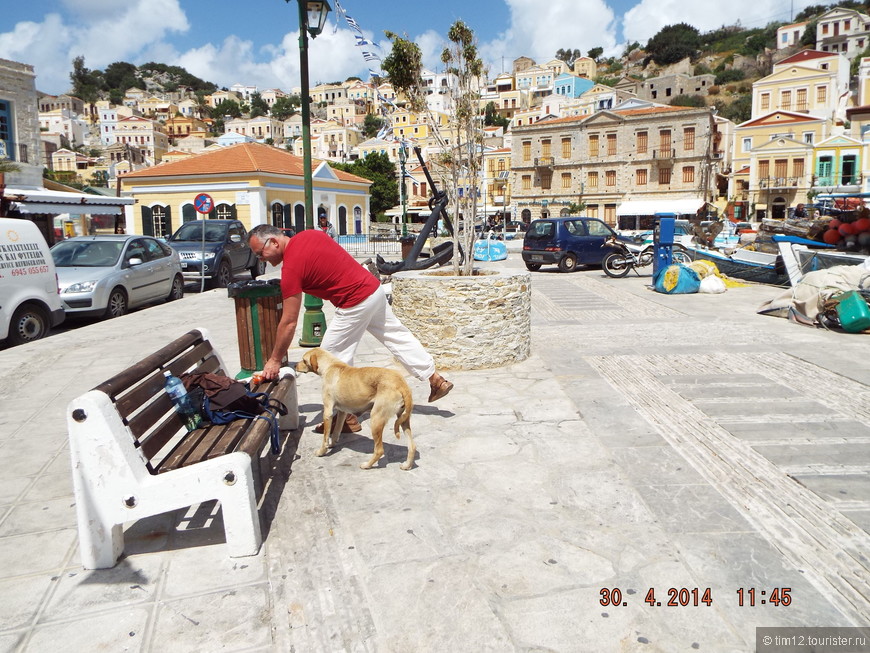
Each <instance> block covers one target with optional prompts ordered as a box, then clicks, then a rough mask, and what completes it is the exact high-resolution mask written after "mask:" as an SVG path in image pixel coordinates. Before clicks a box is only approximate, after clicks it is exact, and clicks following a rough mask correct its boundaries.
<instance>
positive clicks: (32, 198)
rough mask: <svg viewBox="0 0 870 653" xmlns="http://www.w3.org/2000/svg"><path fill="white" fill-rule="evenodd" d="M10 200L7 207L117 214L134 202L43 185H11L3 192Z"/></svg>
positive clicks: (22, 209)
mask: <svg viewBox="0 0 870 653" xmlns="http://www.w3.org/2000/svg"><path fill="white" fill-rule="evenodd" d="M3 195H4V197H5V198H6V199H7V200H11V202H12V205H11V206H10V210H17V211H20V212H21V213H55V214H57V213H70V214H73V215H82V214H87V215H93V214H97V215H120V214H121V213H122V207H123V206H126V205H130V204H135V202H136V200H134V199H133V198H131V197H106V196H104V195H89V194H87V193H71V192H67V191H60V190H46V189H45V188H13V187H11V186H7V187H6V189H5V190H4V192H3Z"/></svg>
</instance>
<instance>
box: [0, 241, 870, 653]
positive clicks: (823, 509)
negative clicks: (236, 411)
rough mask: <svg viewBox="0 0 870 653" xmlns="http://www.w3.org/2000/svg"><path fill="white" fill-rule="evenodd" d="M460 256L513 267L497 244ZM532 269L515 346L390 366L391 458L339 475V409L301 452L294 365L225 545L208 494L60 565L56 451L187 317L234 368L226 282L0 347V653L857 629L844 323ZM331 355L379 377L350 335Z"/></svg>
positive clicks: (856, 396)
mask: <svg viewBox="0 0 870 653" xmlns="http://www.w3.org/2000/svg"><path fill="white" fill-rule="evenodd" d="M480 267H481V268H491V269H507V270H514V271H520V270H524V267H523V263H522V261H521V260H520V257H519V254H518V253H517V252H516V250H515V249H512V251H511V254H510V256H509V257H508V259H507V260H505V261H499V262H484V263H481V264H480ZM273 275H275V272H274V271H271V272H270V273H268V274H267V276H273ZM530 276H531V288H532V293H531V349H530V355H529V357H528V358H527V359H526V360H523V361H520V362H517V363H513V364H509V365H504V366H501V367H497V368H491V369H477V370H470V371H456V372H451V380H452V381H453V382H454V383H455V389H454V390H453V392H451V393H450V395H449V396H448V397H446V398H445V399H444V400H443V401H439V402H438V403H437V405H430V404H428V403H427V402H426V396H427V392H428V388H427V387H425V384H423V383H419V382H417V381H411V387H412V391H413V393H414V398H415V401H416V402H417V405H416V406H415V408H414V411H413V416H412V425H413V432H414V439H415V442H416V444H417V458H416V462H415V466H414V468H413V469H412V470H411V471H407V472H406V471H402V470H400V469H399V463H400V462H401V461H403V460H404V457H405V455H406V452H407V449H406V445H407V442H406V441H405V440H404V439H402V440H395V439H393V438H392V437H391V436H390V437H387V438H385V443H384V444H385V449H386V456H385V458H384V460H382V461H381V462H380V464H379V465H378V466H376V468H374V469H371V470H368V471H363V470H360V469H358V467H357V463H358V462H359V461H360V460H361V458H362V455H363V454H364V453H365V454H367V453H369V452H370V451H371V447H372V441H371V439H370V437H369V428H368V419H367V417H365V416H364V417H363V418H362V419H361V422H362V425H363V429H362V432H361V433H359V434H352V435H346V436H344V437H346V438H347V439H346V440H343V441H342V443H341V444H340V446H338V447H337V448H335V449H334V450H333V451H331V452H330V453H329V454H328V455H326V456H325V457H321V458H318V457H315V455H314V452H315V450H316V449H317V448H318V447H319V445H320V436H317V435H314V434H313V433H312V430H311V427H312V426H313V425H314V424H316V423H318V422H319V421H320V402H321V399H320V396H321V395H320V389H321V386H320V379H319V378H318V377H317V376H315V375H311V374H305V375H300V377H299V379H298V388H299V404H300V411H301V418H302V422H301V423H302V424H303V428H300V429H299V430H298V431H293V432H289V434H287V439H286V443H285V446H284V451H283V453H282V455H281V456H280V458H279V460H278V463H277V465H278V469H277V470H276V474H275V475H274V477H273V481H272V487H270V488H269V489H268V491H267V493H266V498H265V500H264V505H263V506H262V508H261V515H262V518H263V526H264V528H263V532H264V544H263V547H262V549H261V551H260V553H259V554H258V555H257V556H254V557H250V558H234V559H231V558H229V557H228V556H227V550H226V544H225V542H224V533H223V528H222V524H221V512H220V510H219V508H218V507H217V506H216V505H215V504H213V503H209V504H202V505H199V506H195V507H193V508H191V509H188V510H182V511H179V512H177V513H172V514H166V515H161V516H158V517H154V518H149V519H145V520H141V521H139V522H135V523H132V524H128V527H127V530H126V550H125V555H124V556H123V557H122V559H121V560H120V561H119V563H118V564H117V566H116V567H114V568H113V569H110V570H100V571H85V570H83V569H82V567H81V564H80V560H79V551H78V545H77V534H76V516H75V499H74V496H73V488H72V481H71V475H70V461H69V454H68V449H69V448H68V444H67V426H66V419H67V416H66V407H67V404H68V403H69V402H70V401H71V400H72V399H73V398H75V397H77V396H78V395H80V394H83V393H84V392H86V391H88V390H89V389H91V388H93V387H94V386H96V385H97V384H99V383H101V382H102V381H105V380H106V379H108V378H109V377H111V376H112V375H113V374H115V373H117V372H119V371H120V370H122V369H124V368H126V367H128V366H130V365H132V364H133V363H135V362H136V361H138V360H140V359H142V358H144V357H145V356H147V355H148V354H150V353H152V352H154V351H156V350H157V349H159V348H160V347H162V346H163V345H165V344H166V343H168V342H169V341H170V340H172V339H174V338H176V337H178V336H179V335H181V334H183V333H185V332H186V331H188V330H189V329H191V328H194V327H197V326H205V327H207V328H208V329H209V331H210V332H211V335H212V338H213V340H214V343H215V346H216V348H217V349H218V350H219V351H220V352H221V354H222V356H223V357H224V359H225V362H226V364H227V367H228V368H229V369H230V370H231V371H235V370H237V369H238V368H239V355H238V345H237V342H236V324H235V319H234V309H233V300H231V299H229V298H228V297H227V293H226V291H225V290H220V289H217V290H212V291H208V292H204V293H201V294H197V293H190V294H189V295H188V296H186V297H185V298H184V299H183V300H181V301H176V302H170V303H166V304H162V305H159V306H155V307H152V308H148V309H146V310H141V311H137V312H134V313H131V314H128V315H126V316H123V317H119V318H117V319H113V320H111V321H106V322H99V323H95V324H92V325H88V326H83V327H80V328H77V329H72V330H68V331H65V332H62V333H58V334H57V335H53V336H51V337H48V338H45V339H43V340H39V341H36V342H33V343H30V344H26V345H22V346H18V347H13V348H8V349H5V350H2V351H0V363H2V364H0V402H2V406H3V410H2V411H0V462H2V465H3V468H4V471H5V474H4V477H3V481H2V482H0V599H2V601H3V605H4V606H6V607H5V609H4V610H3V611H2V613H0V651H45V650H59V651H60V650H63V651H94V650H110V651H120V650H129V651H153V652H156V651H164V650H167V649H169V648H170V647H171V649H172V650H173V651H212V650H218V649H220V650H226V651H263V652H266V651H278V652H286V651H306V652H309V651H435V652H438V651H521V650H522V651H528V650H549V651H566V652H575V651H584V652H585V651H590V652H598V651H669V652H670V651H683V650H685V651H691V650H699V651H702V652H703V651H708V652H711V651H712V652H717V653H718V652H721V653H724V652H728V653H731V652H744V651H753V650H755V648H756V628H769V629H775V628H793V627H799V626H800V627H804V626H813V627H818V628H845V627H857V626H866V625H867V624H868V623H870V570H868V562H867V557H866V553H867V551H868V550H870V483H868V482H867V478H868V472H870V410H868V405H870V401H868V400H870V358H868V356H867V355H866V352H867V346H868V337H867V335H862V334H845V333H837V332H833V331H827V330H824V329H813V328H808V327H802V326H798V325H796V324H792V323H790V322H788V321H787V320H784V319H776V318H772V317H768V316H762V315H758V314H756V310H757V308H758V307H759V306H760V305H761V304H762V303H763V302H765V301H767V300H769V299H770V298H771V297H773V296H775V295H777V294H778V293H779V292H780V289H777V288H774V287H770V286H764V285H757V284H751V285H747V286H745V287H739V288H730V289H729V290H728V291H727V292H725V293H723V294H721V295H707V294H691V295H665V294H658V293H655V292H653V291H651V290H650V289H649V288H648V284H649V283H650V282H651V279H650V277H649V276H637V275H635V274H631V275H629V276H628V277H625V278H623V279H613V278H609V277H607V276H605V275H604V274H603V272H602V271H601V270H600V269H587V270H579V271H577V272H574V273H570V274H565V273H560V272H558V271H557V270H556V269H555V268H554V269H552V271H550V270H543V271H539V272H532V273H531V275H530ZM325 310H326V313H327V318H329V317H331V313H330V311H331V309H330V307H329V306H328V305H327V306H326V307H325ZM300 329H301V327H300ZM296 340H297V339H296V338H294V343H295V342H296ZM507 344H508V343H506V345H507ZM304 351H305V350H303V349H299V348H294V349H291V351H290V359H291V361H296V360H299V358H301V356H302V354H303V353H304ZM355 362H356V365H378V366H387V367H395V368H397V369H398V365H397V363H396V362H395V361H392V360H391V358H390V356H389V354H388V353H387V352H386V350H384V349H383V347H381V346H380V345H379V344H378V343H377V342H376V341H375V340H374V339H372V338H371V337H370V336H366V338H365V339H364V340H363V342H362V345H361V347H360V350H359V352H358V355H357V358H356V361H355Z"/></svg>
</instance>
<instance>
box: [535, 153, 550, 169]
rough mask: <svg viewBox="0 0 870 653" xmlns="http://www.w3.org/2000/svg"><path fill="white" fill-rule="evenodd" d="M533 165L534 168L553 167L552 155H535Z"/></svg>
mask: <svg viewBox="0 0 870 653" xmlns="http://www.w3.org/2000/svg"><path fill="white" fill-rule="evenodd" d="M535 167H536V168H552V167H553V157H551V156H539V157H535Z"/></svg>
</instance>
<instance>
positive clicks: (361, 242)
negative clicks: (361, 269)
mask: <svg viewBox="0 0 870 653" xmlns="http://www.w3.org/2000/svg"><path fill="white" fill-rule="evenodd" d="M338 244H339V245H341V246H342V247H344V249H345V250H347V253H348V254H350V255H351V256H353V257H355V258H361V257H365V256H374V255H375V254H395V255H396V256H399V255H400V254H401V252H402V245H401V243H400V242H399V237H398V236H394V235H392V234H390V235H386V234H385V235H381V234H373V235H368V234H349V235H346V236H339V237H338Z"/></svg>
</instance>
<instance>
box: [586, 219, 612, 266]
mask: <svg viewBox="0 0 870 653" xmlns="http://www.w3.org/2000/svg"><path fill="white" fill-rule="evenodd" d="M583 222H584V224H585V227H586V234H585V236H584V237H583V238H582V239H581V240H582V241H583V253H582V255H581V256H580V262H581V263H583V264H584V265H598V264H600V263H601V261H602V260H603V259H604V255H605V254H606V253H607V250H605V249H604V248H603V247H602V246H603V245H604V241H605V240H606V239H607V238H609V237H610V236H612V235H613V231H612V230H611V229H610V227H608V226H607V225H606V224H604V223H603V222H602V221H601V220H595V219H588V218H587V219H586V220H584V221H583Z"/></svg>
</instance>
